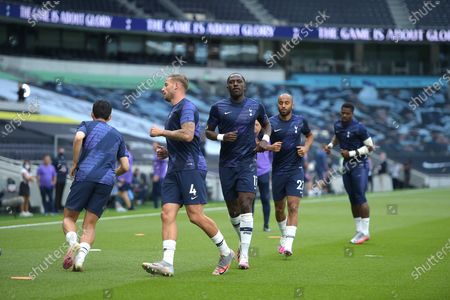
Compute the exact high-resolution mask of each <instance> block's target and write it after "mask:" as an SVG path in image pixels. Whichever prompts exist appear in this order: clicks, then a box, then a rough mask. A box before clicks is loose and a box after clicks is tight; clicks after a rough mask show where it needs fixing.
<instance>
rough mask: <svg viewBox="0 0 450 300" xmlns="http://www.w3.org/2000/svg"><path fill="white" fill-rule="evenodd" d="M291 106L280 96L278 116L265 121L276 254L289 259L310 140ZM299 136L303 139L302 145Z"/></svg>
mask: <svg viewBox="0 0 450 300" xmlns="http://www.w3.org/2000/svg"><path fill="white" fill-rule="evenodd" d="M293 104H294V103H293V99H292V96H291V95H289V94H281V95H280V96H279V97H278V112H279V114H278V115H276V116H273V117H271V118H270V119H269V121H270V125H271V128H272V134H271V136H270V142H271V145H270V146H268V149H269V150H270V151H273V152H274V155H273V162H272V194H273V200H274V201H275V217H276V219H277V222H278V226H279V228H280V231H281V238H280V245H279V247H278V252H279V253H280V254H284V255H285V256H291V255H292V253H293V249H292V244H293V242H294V238H295V234H296V232H297V225H298V207H299V203H300V199H301V198H302V197H303V188H304V183H305V175H304V170H303V157H304V156H305V155H306V154H307V153H308V151H309V149H310V147H311V144H312V142H313V140H314V136H313V134H312V133H311V130H310V129H309V126H308V122H307V121H306V120H305V118H303V117H302V116H299V115H295V114H293V113H292V109H293ZM302 135H304V136H305V137H306V141H305V144H304V145H302ZM286 203H287V211H288V214H287V217H286V212H285V211H286Z"/></svg>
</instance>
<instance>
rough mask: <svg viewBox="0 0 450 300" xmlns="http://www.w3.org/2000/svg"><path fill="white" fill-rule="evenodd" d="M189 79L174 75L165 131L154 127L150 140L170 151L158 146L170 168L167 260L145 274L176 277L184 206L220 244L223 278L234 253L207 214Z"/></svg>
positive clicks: (165, 209) (168, 86)
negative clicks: (180, 215)
mask: <svg viewBox="0 0 450 300" xmlns="http://www.w3.org/2000/svg"><path fill="white" fill-rule="evenodd" d="M187 89H188V79H187V78H186V76H184V75H179V74H174V75H170V76H168V77H167V79H166V82H165V84H164V87H163V88H162V93H163V96H164V99H165V100H166V101H167V102H170V104H172V110H171V111H170V114H169V116H168V118H167V121H166V124H165V128H164V129H161V128H158V127H152V128H151V129H150V136H152V137H157V136H163V137H165V138H166V142H167V148H165V147H162V146H158V147H157V150H156V154H157V155H158V157H159V158H160V159H165V158H167V157H169V166H168V170H167V174H166V177H165V178H164V181H163V185H162V198H163V201H162V202H163V206H162V212H161V220H162V236H163V250H164V252H163V259H162V260H161V261H159V262H154V263H146V262H144V263H143V264H142V267H143V268H144V270H146V271H147V272H149V273H152V274H161V275H164V276H173V275H174V267H173V265H174V255H175V247H176V240H177V235H178V229H177V224H176V217H177V214H178V211H179V209H180V208H181V206H183V205H185V206H186V212H187V215H188V217H189V220H190V221H191V222H192V223H193V224H195V225H197V226H198V227H200V228H201V229H202V230H203V231H204V232H205V233H206V234H207V235H208V236H209V237H210V238H211V240H212V241H213V242H214V244H216V246H217V248H218V249H219V252H220V259H219V263H218V264H217V267H216V268H215V270H214V271H213V275H222V274H224V273H225V272H226V271H227V270H228V269H229V267H230V265H231V262H232V260H233V257H234V253H233V251H232V250H231V249H230V248H228V246H227V243H226V241H225V239H224V237H223V235H222V233H221V232H220V230H219V229H218V228H217V225H216V223H215V222H214V221H213V220H211V219H210V218H208V217H207V216H206V215H205V214H204V212H203V205H205V204H206V201H207V190H206V181H205V180H206V172H207V169H206V160H205V157H204V156H203V154H202V152H201V150H200V136H201V133H200V126H199V114H198V110H197V107H196V106H195V105H194V104H193V103H192V102H190V101H189V100H188V99H186V91H187Z"/></svg>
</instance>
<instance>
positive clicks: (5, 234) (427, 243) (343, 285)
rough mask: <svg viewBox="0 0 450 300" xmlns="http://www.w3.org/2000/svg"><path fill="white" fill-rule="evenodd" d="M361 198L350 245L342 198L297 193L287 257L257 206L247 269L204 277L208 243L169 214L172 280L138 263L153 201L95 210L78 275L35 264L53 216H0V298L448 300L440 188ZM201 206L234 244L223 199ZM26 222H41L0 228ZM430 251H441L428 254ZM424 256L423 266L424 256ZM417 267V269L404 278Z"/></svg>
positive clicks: (155, 247)
mask: <svg viewBox="0 0 450 300" xmlns="http://www.w3.org/2000/svg"><path fill="white" fill-rule="evenodd" d="M368 199H369V204H370V207H371V224H370V226H371V238H372V239H371V240H370V241H368V242H367V243H366V244H363V245H354V246H353V245H351V244H349V242H348V241H349V239H350V238H351V237H352V235H353V234H354V223H353V219H352V217H351V214H350V209H349V203H348V201H347V199H346V197H345V196H330V197H322V198H309V199H304V200H302V203H301V205H300V223H299V230H298V231H297V238H296V240H295V242H294V255H293V256H292V257H290V258H288V259H286V258H284V257H282V256H280V255H279V254H278V253H277V252H276V247H277V243H278V239H276V238H273V236H278V235H279V231H278V227H277V224H276V222H275V218H274V215H273V208H272V215H271V224H270V225H271V228H272V232H269V233H266V232H263V231H262V212H261V206H259V205H257V206H256V213H255V229H254V234H253V241H252V249H251V250H252V251H251V257H250V267H251V268H250V270H246V271H244V270H238V269H237V264H236V263H234V264H233V266H232V268H231V269H230V270H229V272H228V273H226V274H225V275H224V276H212V275H211V272H212V271H213V268H214V266H215V264H216V263H217V260H218V252H217V250H216V249H215V248H216V247H215V246H214V245H213V244H212V242H211V241H210V240H209V239H208V238H207V237H206V235H204V233H203V232H202V231H201V230H199V229H198V228H196V227H195V226H194V225H192V224H190V223H189V221H188V219H187V216H186V214H185V213H181V214H180V215H179V216H178V228H179V238H178V242H177V251H176V253H175V276H174V277H172V278H165V277H157V276H151V275H149V274H147V273H145V272H144V271H143V270H142V268H141V263H142V262H143V261H153V260H159V259H160V258H161V254H162V251H161V248H162V246H161V232H160V231H161V223H160V219H159V213H158V211H157V210H155V209H151V208H142V209H139V210H137V211H135V212H133V213H131V214H125V215H120V216H126V218H114V217H115V216H118V214H117V213H116V212H114V211H107V212H105V214H104V216H103V217H104V219H102V220H100V222H99V224H98V226H97V239H96V242H95V244H94V246H93V248H96V249H101V251H98V252H91V253H90V254H89V255H88V257H87V259H86V262H85V271H84V272H83V273H74V272H71V271H66V270H63V269H62V258H59V259H58V260H57V261H55V262H54V263H50V264H47V265H49V266H48V268H46V270H42V269H43V268H45V267H46V263H45V259H46V258H47V257H48V256H49V255H50V254H52V253H54V252H55V250H56V251H57V250H58V249H59V248H61V247H62V246H63V242H64V236H63V234H62V230H61V225H60V222H61V219H62V217H61V216H55V217H41V216H37V217H35V218H31V219H14V218H13V217H11V216H2V217H0V248H1V251H2V252H1V255H0V298H1V299H63V298H64V299H138V298H139V299H144V298H145V299H450V189H428V190H408V191H401V192H390V193H378V194H368ZM206 207H207V214H208V215H209V216H210V217H212V218H213V219H214V220H215V221H216V222H217V224H218V225H219V227H220V228H221V231H222V233H223V234H224V235H225V237H226V239H227V241H228V244H229V245H230V246H231V247H232V248H233V249H236V247H237V236H236V233H235V232H234V230H233V228H232V227H231V225H230V223H229V221H228V216H227V213H226V210H225V207H224V204H217V203H214V204H210V205H207V206H206ZM272 207H273V206H272ZM49 222H50V223H49ZM27 223H44V224H41V225H39V226H33V227H19V228H5V226H10V225H20V224H27ZM45 223H49V224H45ZM137 233H141V234H144V235H136V234H137ZM438 252H440V254H442V253H444V254H445V255H440V256H439V258H438V257H437V256H436V255H437V253H438ZM55 255H56V254H53V256H55ZM432 255H434V260H433V264H431V263H430V262H428V259H429V258H430V257H431V256H432ZM47 260H48V261H50V262H51V261H52V260H51V259H47ZM38 267H40V268H41V270H42V272H40V271H39V270H38V269H37V268H38ZM419 267H421V268H422V269H423V270H424V271H423V272H420V269H416V268H419ZM33 268H35V270H36V273H35V274H37V275H36V278H35V279H34V280H13V279H11V277H12V276H28V275H29V273H31V272H33ZM427 269H428V270H427ZM417 270H419V272H420V275H418V274H417V273H414V274H415V275H416V276H413V272H414V271H415V272H418V271H417ZM415 277H416V278H415ZM417 277H418V278H417Z"/></svg>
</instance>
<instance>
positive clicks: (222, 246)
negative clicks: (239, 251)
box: [211, 230, 231, 256]
mask: <svg viewBox="0 0 450 300" xmlns="http://www.w3.org/2000/svg"><path fill="white" fill-rule="evenodd" d="M211 241H213V243H214V244H216V246H217V248H219V251H220V255H223V256H227V255H229V254H230V252H231V250H230V248H229V247H228V245H227V242H226V241H225V238H224V237H223V235H222V233H221V232H220V230H219V231H217V234H216V235H215V236H213V237H212V238H211Z"/></svg>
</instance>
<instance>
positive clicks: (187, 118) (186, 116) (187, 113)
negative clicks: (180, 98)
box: [180, 104, 195, 125]
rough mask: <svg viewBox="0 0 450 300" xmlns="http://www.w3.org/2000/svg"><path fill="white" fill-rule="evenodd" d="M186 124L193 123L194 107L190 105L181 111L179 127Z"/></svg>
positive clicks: (186, 105)
mask: <svg viewBox="0 0 450 300" xmlns="http://www.w3.org/2000/svg"><path fill="white" fill-rule="evenodd" d="M188 122H195V107H194V105H191V104H185V105H184V106H183V109H182V110H181V116H180V125H183V124H184V123H188Z"/></svg>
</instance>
